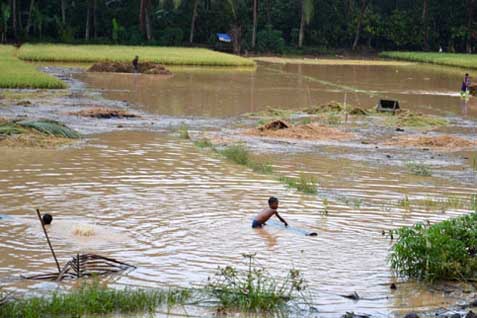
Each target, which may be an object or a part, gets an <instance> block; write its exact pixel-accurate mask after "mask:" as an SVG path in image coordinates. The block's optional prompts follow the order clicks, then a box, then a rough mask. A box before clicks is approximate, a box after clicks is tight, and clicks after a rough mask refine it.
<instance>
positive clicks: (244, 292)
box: [207, 254, 306, 313]
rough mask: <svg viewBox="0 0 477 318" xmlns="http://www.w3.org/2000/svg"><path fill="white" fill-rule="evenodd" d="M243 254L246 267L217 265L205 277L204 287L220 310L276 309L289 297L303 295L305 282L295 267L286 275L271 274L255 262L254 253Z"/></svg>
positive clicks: (265, 310)
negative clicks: (209, 275) (214, 269)
mask: <svg viewBox="0 0 477 318" xmlns="http://www.w3.org/2000/svg"><path fill="white" fill-rule="evenodd" d="M244 257H245V258H247V259H248V263H247V270H245V271H239V270H237V269H236V268H235V267H232V266H227V267H225V268H220V267H219V269H218V272H217V273H216V275H215V276H214V277H212V278H209V283H208V285H207V290H209V291H210V293H211V294H212V295H213V296H214V297H216V298H217V300H218V302H219V304H220V306H221V309H222V310H227V309H238V310H242V311H248V312H267V313H280V312H282V311H283V310H284V309H286V305H287V303H288V302H289V301H290V300H293V299H298V298H304V296H303V291H304V290H305V288H306V285H305V281H304V279H303V277H302V275H301V273H300V272H299V271H297V270H290V271H289V272H288V275H287V276H286V277H283V278H275V277H272V276H271V275H269V274H267V273H266V271H265V269H264V268H261V267H258V266H256V264H255V262H254V255H247V254H244Z"/></svg>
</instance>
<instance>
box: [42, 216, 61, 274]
mask: <svg viewBox="0 0 477 318" xmlns="http://www.w3.org/2000/svg"><path fill="white" fill-rule="evenodd" d="M36 214H37V215H38V219H40V223H41V227H42V228H43V233H45V237H46V241H47V242H48V246H49V247H50V251H51V254H53V258H54V259H55V263H56V267H58V273H60V274H61V267H60V263H58V259H57V258H56V254H55V251H54V250H53V246H51V242H50V237H49V236H48V232H47V231H46V228H45V224H44V223H43V219H42V218H41V214H40V210H39V209H36Z"/></svg>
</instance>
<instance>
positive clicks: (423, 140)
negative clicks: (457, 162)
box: [385, 135, 477, 151]
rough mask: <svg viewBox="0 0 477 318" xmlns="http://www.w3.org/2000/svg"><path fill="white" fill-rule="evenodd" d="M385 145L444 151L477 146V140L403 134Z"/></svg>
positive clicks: (448, 136) (449, 136) (447, 136)
mask: <svg viewBox="0 0 477 318" xmlns="http://www.w3.org/2000/svg"><path fill="white" fill-rule="evenodd" d="M385 145H390V146H401V147H408V148H429V149H436V150H444V151H455V150H462V149H470V148H475V147H477V141H473V142H472V141H469V140H467V139H464V138H460V137H456V136H451V135H442V136H402V137H395V138H392V139H391V140H390V141H389V142H386V143H385Z"/></svg>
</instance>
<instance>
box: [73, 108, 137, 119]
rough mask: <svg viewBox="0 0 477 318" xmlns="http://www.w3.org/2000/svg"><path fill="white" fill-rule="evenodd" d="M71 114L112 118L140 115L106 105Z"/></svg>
mask: <svg viewBox="0 0 477 318" xmlns="http://www.w3.org/2000/svg"><path fill="white" fill-rule="evenodd" d="M69 114H70V115H76V116H81V117H90V118H98V119H111V118H136V117H139V116H138V115H135V114H132V113H129V112H127V111H125V110H121V109H113V108H105V107H96V108H89V109H84V110H81V111H79V112H73V113H69Z"/></svg>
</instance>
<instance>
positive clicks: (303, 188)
mask: <svg viewBox="0 0 477 318" xmlns="http://www.w3.org/2000/svg"><path fill="white" fill-rule="evenodd" d="M279 180H280V181H281V182H283V183H285V184H286V185H288V187H290V188H295V189H297V190H298V191H300V192H303V193H307V194H317V193H318V180H317V179H316V177H314V176H309V175H305V174H300V175H299V176H298V178H289V177H280V178H279Z"/></svg>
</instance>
